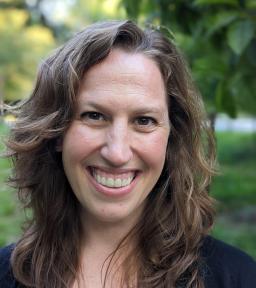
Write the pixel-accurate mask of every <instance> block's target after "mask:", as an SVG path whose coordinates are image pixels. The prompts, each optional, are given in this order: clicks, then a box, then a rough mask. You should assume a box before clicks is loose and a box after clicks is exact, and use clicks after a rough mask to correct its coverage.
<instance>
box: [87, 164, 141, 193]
mask: <svg viewBox="0 0 256 288" xmlns="http://www.w3.org/2000/svg"><path fill="white" fill-rule="evenodd" d="M86 172H87V173H86V174H87V175H89V180H90V182H91V183H92V184H93V186H94V187H95V188H96V190H97V191H98V192H100V193H102V194H104V195H105V196H108V197H122V196H125V195H128V194H130V193H131V192H132V190H133V188H134V186H135V185H136V184H137V182H138V180H139V176H140V173H136V177H135V178H134V179H133V180H132V182H131V183H130V184H129V185H128V186H124V187H120V188H110V187H106V186H103V185H101V184H99V183H98V182H97V181H96V180H95V179H94V177H93V176H92V175H91V173H90V171H89V170H88V169H86Z"/></svg>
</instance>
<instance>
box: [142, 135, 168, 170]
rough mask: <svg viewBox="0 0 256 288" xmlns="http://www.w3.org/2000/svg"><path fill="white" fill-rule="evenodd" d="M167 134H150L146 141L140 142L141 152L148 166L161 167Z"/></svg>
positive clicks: (163, 160) (164, 154)
mask: <svg viewBox="0 0 256 288" xmlns="http://www.w3.org/2000/svg"><path fill="white" fill-rule="evenodd" d="M167 141H168V136H166V135H165V134H160V135H152V136H151V137H150V139H147V141H142V142H141V153H142V154H143V158H144V159H145V162H146V163H147V164H148V166H149V167H151V168H154V169H162V167H163V165H164V162H165V156H166V147H167Z"/></svg>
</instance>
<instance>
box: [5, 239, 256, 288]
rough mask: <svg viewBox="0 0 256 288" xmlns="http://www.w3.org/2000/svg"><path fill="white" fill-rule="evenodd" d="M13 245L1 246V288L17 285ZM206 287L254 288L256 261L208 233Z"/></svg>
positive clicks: (204, 255)
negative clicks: (14, 275) (13, 263)
mask: <svg viewBox="0 0 256 288" xmlns="http://www.w3.org/2000/svg"><path fill="white" fill-rule="evenodd" d="M13 248H14V245H9V246H6V247H4V248H2V249H0V288H18V287H19V286H18V284H17V282H16V281H15V279H14V278H13V276H12V273H11V266H10V256H11V253H12V250H13ZM201 256H202V273H203V277H204V280H205V288H255V287H256V262H255V261H254V260H253V259H252V258H251V257H250V256H248V255H247V254H246V253H244V252H242V251H241V250H239V249H237V248H235V247H233V246H230V245H228V244H225V243H224V242H222V241H219V240H217V239H215V238H213V237H210V236H207V237H206V238H205V240H204V243H203V246H202V249H201Z"/></svg>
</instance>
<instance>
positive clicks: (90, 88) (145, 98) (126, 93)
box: [78, 49, 166, 106]
mask: <svg viewBox="0 0 256 288" xmlns="http://www.w3.org/2000/svg"><path fill="white" fill-rule="evenodd" d="M96 98H97V99H98V100H99V101H102V102H104V101H105V100H108V101H112V100H113V102H115V100H119V101H120V99H123V100H127V101H130V102H131V101H136V103H137V104H138V105H139V103H141V104H142V103H144V105H146V104H147V102H150V103H151V104H154V103H155V104H156V105H160V104H161V105H164V106H166V91H165V86H164V81H163V79H162V74H161V72H160V69H159V68H158V65H157V64H156V63H155V61H154V60H152V59H151V58H149V57H148V56H146V55H144V54H142V53H131V52H126V51H123V50H121V49H114V50H112V51H111V52H110V54H109V55H108V56H107V57H106V58H105V59H104V60H103V61H102V62H100V63H98V64H96V65H94V66H93V67H91V68H90V69H89V70H88V71H87V72H86V73H85V75H84V78H83V79H82V82H81V86H80V89H79V95H78V102H81V101H82V102H84V101H87V100H92V99H94V100H96Z"/></svg>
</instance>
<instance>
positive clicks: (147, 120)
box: [135, 116, 157, 129]
mask: <svg viewBox="0 0 256 288" xmlns="http://www.w3.org/2000/svg"><path fill="white" fill-rule="evenodd" d="M135 124H136V125H137V126H139V127H140V129H150V128H153V127H155V126H156V125H157V121H156V120H155V119H154V118H152V117H148V116H141V117H138V118H136V120H135Z"/></svg>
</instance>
